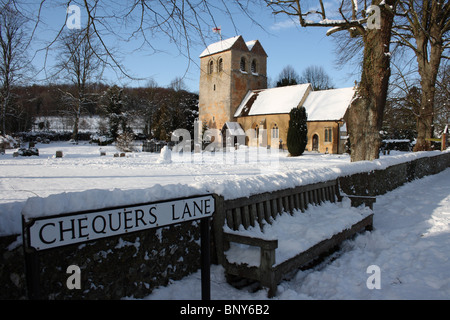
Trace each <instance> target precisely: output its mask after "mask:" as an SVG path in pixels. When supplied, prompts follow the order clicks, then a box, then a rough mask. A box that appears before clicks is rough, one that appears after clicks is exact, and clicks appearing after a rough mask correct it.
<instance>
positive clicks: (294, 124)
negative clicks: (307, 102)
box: [287, 107, 308, 157]
mask: <svg viewBox="0 0 450 320" xmlns="http://www.w3.org/2000/svg"><path fill="white" fill-rule="evenodd" d="M289 116H290V119H289V129H288V134H287V148H288V151H289V153H290V155H291V156H293V157H297V156H300V155H302V154H303V152H304V151H305V148H306V144H307V143H308V127H307V125H306V121H307V119H308V117H307V115H306V109H305V108H304V107H299V108H293V109H292V110H291V112H290V113H289Z"/></svg>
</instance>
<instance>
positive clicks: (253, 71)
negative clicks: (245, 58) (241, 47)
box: [252, 60, 258, 73]
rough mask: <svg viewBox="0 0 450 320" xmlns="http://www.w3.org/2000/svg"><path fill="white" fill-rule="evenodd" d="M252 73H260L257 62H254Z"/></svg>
mask: <svg viewBox="0 0 450 320" xmlns="http://www.w3.org/2000/svg"><path fill="white" fill-rule="evenodd" d="M252 73H258V70H257V68H256V60H253V61H252Z"/></svg>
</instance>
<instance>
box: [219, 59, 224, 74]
mask: <svg viewBox="0 0 450 320" xmlns="http://www.w3.org/2000/svg"><path fill="white" fill-rule="evenodd" d="M222 71H223V59H222V58H220V59H219V72H222Z"/></svg>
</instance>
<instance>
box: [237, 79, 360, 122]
mask: <svg viewBox="0 0 450 320" xmlns="http://www.w3.org/2000/svg"><path fill="white" fill-rule="evenodd" d="M310 89H311V85H310V84H298V85H292V86H286V87H280V88H271V89H265V90H254V91H249V93H248V94H247V95H246V96H245V98H244V100H243V101H242V103H241V104H240V105H239V107H238V109H237V110H236V113H235V115H234V116H235V117H239V116H245V115H249V116H255V115H265V114H283V113H286V114H288V113H289V112H290V111H291V110H292V109H293V108H296V107H298V106H299V105H303V106H304V107H305V109H306V112H307V114H308V121H334V120H340V119H342V118H343V117H344V115H345V112H346V111H347V109H348V107H349V106H350V102H351V101H352V99H353V96H354V95H355V90H354V88H341V89H330V90H320V91H311V90H310Z"/></svg>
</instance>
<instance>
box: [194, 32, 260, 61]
mask: <svg viewBox="0 0 450 320" xmlns="http://www.w3.org/2000/svg"><path fill="white" fill-rule="evenodd" d="M240 37H241V36H235V37H232V38H229V39H225V40H221V41H218V42H215V43H213V44H210V45H209V46H208V47H207V48H206V49H205V50H203V52H202V53H201V54H200V58H203V57H206V56H209V55H212V54H216V53H219V52H223V51H227V50H229V49H231V47H233V45H234V44H235V43H236V41H237V40H238V39H239V38H240ZM257 41H258V40H252V41H247V42H246V43H245V44H246V45H247V48H248V50H249V51H252V49H253V47H254V46H255V44H256V42H257Z"/></svg>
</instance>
